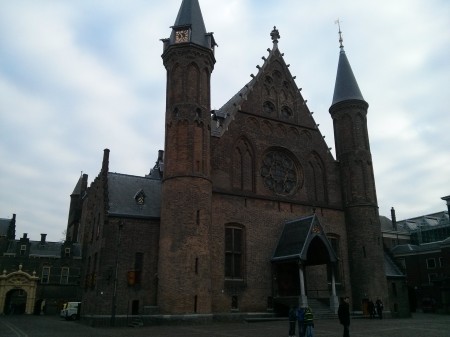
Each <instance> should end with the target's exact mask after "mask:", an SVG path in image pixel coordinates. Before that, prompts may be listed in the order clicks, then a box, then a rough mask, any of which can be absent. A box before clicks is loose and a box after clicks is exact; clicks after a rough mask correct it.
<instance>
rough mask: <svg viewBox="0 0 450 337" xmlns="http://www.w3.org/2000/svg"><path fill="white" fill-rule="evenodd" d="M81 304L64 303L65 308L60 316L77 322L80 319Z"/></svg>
mask: <svg viewBox="0 0 450 337" xmlns="http://www.w3.org/2000/svg"><path fill="white" fill-rule="evenodd" d="M80 305H81V302H67V303H64V307H63V309H62V310H61V312H60V314H59V316H60V317H62V318H65V319H66V320H68V321H69V320H72V321H74V320H76V319H77V318H79V317H80V316H79V311H80Z"/></svg>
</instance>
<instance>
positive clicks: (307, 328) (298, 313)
mask: <svg viewBox="0 0 450 337" xmlns="http://www.w3.org/2000/svg"><path fill="white" fill-rule="evenodd" d="M296 325H298V336H299V337H314V315H313V312H312V310H311V308H310V307H299V308H296V307H294V306H291V308H290V310H289V337H295V327H296Z"/></svg>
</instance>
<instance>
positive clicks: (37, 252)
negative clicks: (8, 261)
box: [6, 240, 81, 258]
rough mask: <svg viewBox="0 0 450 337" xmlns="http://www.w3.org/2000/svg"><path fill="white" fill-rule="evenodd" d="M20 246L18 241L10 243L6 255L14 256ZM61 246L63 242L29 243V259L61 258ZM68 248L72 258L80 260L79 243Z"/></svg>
mask: <svg viewBox="0 0 450 337" xmlns="http://www.w3.org/2000/svg"><path fill="white" fill-rule="evenodd" d="M20 244H21V243H20V240H14V241H11V242H10V244H9V247H8V249H7V251H6V254H15V253H16V251H17V250H16V247H17V246H18V245H20ZM63 245H64V243H63V242H50V241H45V243H44V244H42V242H41V241H30V257H52V258H61V254H63V251H62V248H63ZM68 247H69V248H70V249H71V256H72V257H75V258H81V246H80V244H79V243H73V244H71V245H70V246H68Z"/></svg>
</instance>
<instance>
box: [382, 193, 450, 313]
mask: <svg viewBox="0 0 450 337" xmlns="http://www.w3.org/2000/svg"><path fill="white" fill-rule="evenodd" d="M442 200H444V201H446V202H447V208H448V210H447V211H442V212H436V213H432V214H426V215H422V216H417V217H414V218H409V219H404V220H402V221H398V222H397V221H395V213H393V219H392V227H394V228H395V232H396V233H398V234H397V235H398V236H399V237H406V235H408V236H409V237H410V240H408V241H405V240H397V244H395V245H392V246H387V248H389V249H390V255H391V256H392V257H393V258H394V260H395V261H396V263H397V265H399V266H400V268H401V270H402V272H403V273H404V274H405V275H406V278H407V285H408V292H409V298H410V301H409V302H410V305H411V311H416V310H423V311H441V312H447V313H448V312H450V264H449V261H450V221H449V211H450V202H449V200H450V196H446V197H443V198H442ZM391 233H393V232H391ZM383 236H386V231H383ZM391 236H392V234H391Z"/></svg>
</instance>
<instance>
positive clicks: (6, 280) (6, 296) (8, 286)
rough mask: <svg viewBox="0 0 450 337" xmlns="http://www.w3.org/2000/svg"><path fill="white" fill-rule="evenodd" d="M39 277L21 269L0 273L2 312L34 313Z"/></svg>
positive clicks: (0, 311) (34, 273) (0, 310)
mask: <svg viewBox="0 0 450 337" xmlns="http://www.w3.org/2000/svg"><path fill="white" fill-rule="evenodd" d="M38 279H39V278H38V277H37V276H36V272H33V275H30V274H28V273H26V272H24V271H22V265H19V270H17V271H14V272H11V273H9V274H7V273H6V270H4V271H3V274H2V275H0V314H9V313H14V314H16V313H24V314H32V313H33V310H34V302H35V299H36V288H37V281H38Z"/></svg>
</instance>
